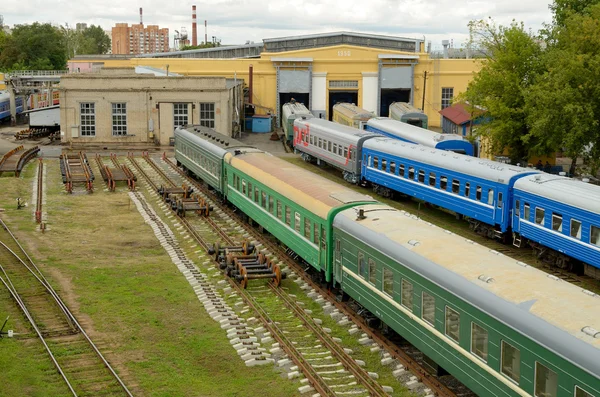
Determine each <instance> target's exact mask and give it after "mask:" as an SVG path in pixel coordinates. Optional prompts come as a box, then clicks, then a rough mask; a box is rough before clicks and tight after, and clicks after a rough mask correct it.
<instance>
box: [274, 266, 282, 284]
mask: <svg viewBox="0 0 600 397" xmlns="http://www.w3.org/2000/svg"><path fill="white" fill-rule="evenodd" d="M273 273H275V278H274V279H273V280H272V282H273V285H275V287H279V286H280V285H281V269H279V265H275V266H274V267H273Z"/></svg>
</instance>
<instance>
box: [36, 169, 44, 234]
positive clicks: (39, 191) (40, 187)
mask: <svg viewBox="0 0 600 397" xmlns="http://www.w3.org/2000/svg"><path fill="white" fill-rule="evenodd" d="M35 190H36V204H35V221H36V222H37V223H42V205H43V202H44V162H43V161H42V159H39V162H38V170H37V185H36V189H35Z"/></svg>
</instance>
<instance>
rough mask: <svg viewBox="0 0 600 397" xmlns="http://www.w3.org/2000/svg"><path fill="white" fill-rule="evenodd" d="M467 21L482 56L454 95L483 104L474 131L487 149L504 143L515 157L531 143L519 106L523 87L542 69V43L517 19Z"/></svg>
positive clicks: (522, 155)
mask: <svg viewBox="0 0 600 397" xmlns="http://www.w3.org/2000/svg"><path fill="white" fill-rule="evenodd" d="M469 27H470V29H471V32H472V37H474V41H475V43H474V44H476V46H477V47H479V48H480V49H481V50H483V53H484V54H486V58H485V59H484V60H483V65H482V68H481V70H480V72H479V73H478V74H477V75H476V76H475V77H474V79H473V80H472V81H471V82H470V83H469V85H468V87H467V90H466V91H465V92H464V93H463V94H461V95H460V96H459V97H458V100H460V101H466V102H468V103H469V104H470V105H471V106H473V107H475V106H477V107H479V108H484V109H485V110H486V111H487V113H486V119H487V120H488V121H487V122H485V123H483V124H481V125H480V127H479V128H478V130H477V135H481V136H485V137H488V138H489V139H490V143H491V149H492V151H493V152H495V153H501V152H503V151H504V150H505V149H508V150H509V156H510V157H511V160H512V161H513V162H520V161H522V159H523V158H526V157H528V156H529V154H530V153H529V152H530V148H531V147H532V146H535V145H536V142H535V138H536V137H535V136H532V135H531V134H530V131H529V126H528V125H527V114H526V112H525V109H524V107H525V94H526V92H527V90H528V89H529V87H530V86H531V85H532V84H534V83H535V81H536V79H537V78H538V76H539V75H540V74H541V73H542V72H543V63H542V62H541V59H540V58H541V54H542V48H541V46H540V44H539V41H538V40H537V39H536V37H535V36H534V35H533V34H532V33H530V32H527V31H526V30H525V28H524V25H523V23H517V22H515V21H513V22H512V23H511V24H510V26H506V27H505V26H498V27H497V26H496V25H495V24H494V23H493V21H491V20H488V21H474V22H471V23H470V26H469Z"/></svg>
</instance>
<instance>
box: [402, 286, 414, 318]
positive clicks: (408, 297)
mask: <svg viewBox="0 0 600 397" xmlns="http://www.w3.org/2000/svg"><path fill="white" fill-rule="evenodd" d="M400 303H401V304H402V306H404V307H406V308H407V309H408V310H410V311H411V312H412V308H413V286H412V284H411V283H410V282H408V281H406V280H404V279H402V294H401V296H400Z"/></svg>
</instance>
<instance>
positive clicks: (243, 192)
mask: <svg viewBox="0 0 600 397" xmlns="http://www.w3.org/2000/svg"><path fill="white" fill-rule="evenodd" d="M242 194H246V181H245V180H243V179H242Z"/></svg>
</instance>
